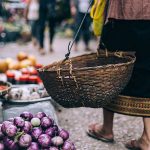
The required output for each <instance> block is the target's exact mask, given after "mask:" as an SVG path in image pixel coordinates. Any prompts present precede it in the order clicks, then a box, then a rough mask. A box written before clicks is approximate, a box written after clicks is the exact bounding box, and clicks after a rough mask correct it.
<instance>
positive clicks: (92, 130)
mask: <svg viewBox="0 0 150 150" xmlns="http://www.w3.org/2000/svg"><path fill="white" fill-rule="evenodd" d="M97 125H98V123H95V124H92V125H90V126H89V127H88V129H87V135H88V136H90V137H92V138H95V139H97V140H101V141H103V142H107V143H113V142H114V139H113V138H105V137H104V136H103V135H102V133H101V132H100V131H98V130H96V126H97Z"/></svg>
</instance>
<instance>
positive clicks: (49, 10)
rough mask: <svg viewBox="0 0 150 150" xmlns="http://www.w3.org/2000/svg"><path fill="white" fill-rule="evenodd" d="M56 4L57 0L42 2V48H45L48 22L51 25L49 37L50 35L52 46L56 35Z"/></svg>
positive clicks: (39, 26) (39, 36)
mask: <svg viewBox="0 0 150 150" xmlns="http://www.w3.org/2000/svg"><path fill="white" fill-rule="evenodd" d="M55 4H56V0H40V10H39V25H38V30H39V31H38V33H39V35H38V39H39V44H40V48H43V47H44V31H45V26H46V22H48V25H49V35H50V42H49V43H50V44H52V41H53V38H54V35H55V25H56V19H55V15H54V14H55Z"/></svg>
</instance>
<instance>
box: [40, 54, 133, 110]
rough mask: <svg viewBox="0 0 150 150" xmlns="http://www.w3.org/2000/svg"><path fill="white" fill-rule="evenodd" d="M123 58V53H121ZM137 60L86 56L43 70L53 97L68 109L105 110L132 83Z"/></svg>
mask: <svg viewBox="0 0 150 150" xmlns="http://www.w3.org/2000/svg"><path fill="white" fill-rule="evenodd" d="M119 54H120V53H119ZM134 62H135V57H134V56H133V55H129V54H128V53H121V55H117V54H116V53H110V52H109V53H108V55H107V57H106V54H101V55H100V56H98V55H97V54H96V53H92V54H86V55H82V56H78V57H74V58H71V59H69V60H67V61H65V63H62V61H60V62H57V63H53V64H51V65H49V66H45V67H43V68H41V69H39V75H40V77H41V79H42V80H43V83H44V85H45V88H46V90H47V92H48V93H49V95H50V96H51V97H52V98H53V99H54V100H55V101H56V102H57V103H59V104H60V105H62V106H64V107H66V108H73V107H91V108H99V107H104V106H106V105H107V104H109V103H110V102H111V100H112V99H114V98H116V97H117V96H118V95H119V93H120V92H121V91H122V90H123V88H124V87H125V86H126V84H127V83H128V81H129V79H130V77H131V74H132V70H133V66H134Z"/></svg>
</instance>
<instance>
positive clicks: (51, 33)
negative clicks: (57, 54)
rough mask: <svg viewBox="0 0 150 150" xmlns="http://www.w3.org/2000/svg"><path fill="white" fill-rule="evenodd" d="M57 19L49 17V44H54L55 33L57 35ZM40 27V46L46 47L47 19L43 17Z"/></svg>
mask: <svg viewBox="0 0 150 150" xmlns="http://www.w3.org/2000/svg"><path fill="white" fill-rule="evenodd" d="M55 24H56V22H55V19H54V18H49V19H48V25H49V36H50V37H49V40H50V41H49V44H52V42H53V39H54V35H55ZM38 26H39V27H38V29H39V31H38V32H39V36H38V39H39V44H40V48H43V47H44V31H45V26H46V20H45V19H43V20H42V19H41V21H39V25H38Z"/></svg>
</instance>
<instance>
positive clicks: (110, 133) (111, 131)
mask: <svg viewBox="0 0 150 150" xmlns="http://www.w3.org/2000/svg"><path fill="white" fill-rule="evenodd" d="M102 130H103V132H104V133H105V134H107V135H113V134H114V133H113V130H112V128H109V127H107V126H104V125H103V127H102Z"/></svg>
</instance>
